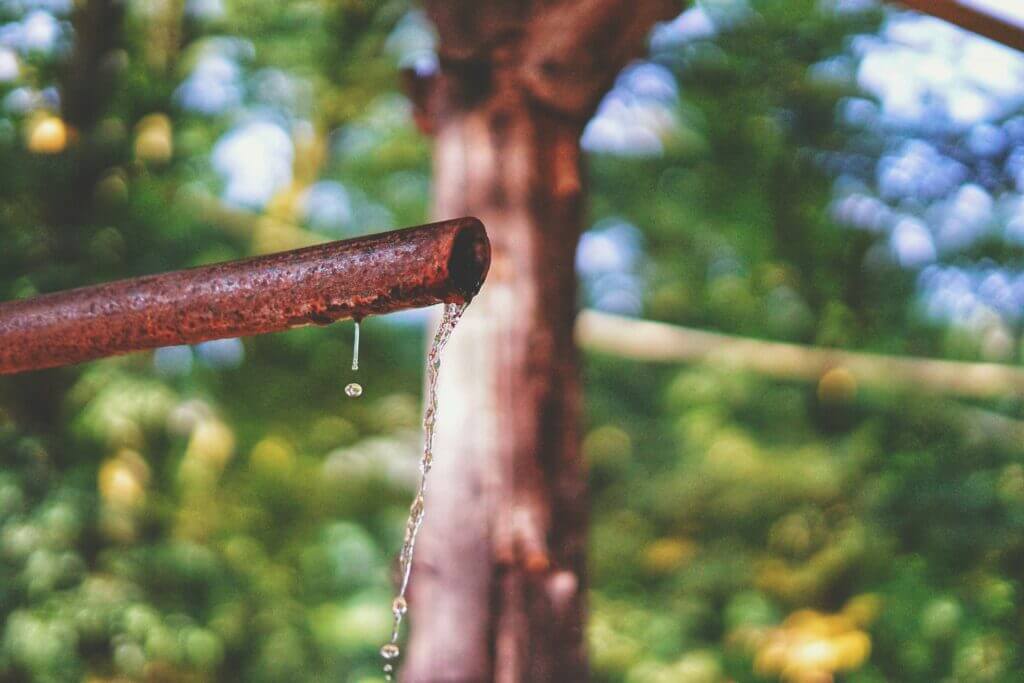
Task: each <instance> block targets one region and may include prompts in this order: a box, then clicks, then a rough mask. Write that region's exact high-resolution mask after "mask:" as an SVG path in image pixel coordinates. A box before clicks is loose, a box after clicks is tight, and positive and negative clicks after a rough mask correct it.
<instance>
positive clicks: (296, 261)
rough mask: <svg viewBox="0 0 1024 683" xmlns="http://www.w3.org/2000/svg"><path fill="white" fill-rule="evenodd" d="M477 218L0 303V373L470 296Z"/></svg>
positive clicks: (479, 244) (481, 268)
mask: <svg viewBox="0 0 1024 683" xmlns="http://www.w3.org/2000/svg"><path fill="white" fill-rule="evenodd" d="M490 258H491V252H490V243H489V242H488V240H487V233H486V231H485V230H484V226H483V224H482V223H481V222H480V221H479V220H477V219H476V218H456V219H453V220H448V221H442V222H440V223H432V224H430V225H422V226H417V227H414V228H406V229H404V230H395V231H392V232H386V233H381V234H379V235H370V236H367V237H359V238H356V239H351V240H344V241H341V242H330V243H327V244H321V245H317V246H313V247H307V248H304V249H296V250H295V251H286V252H281V253H279V254H271V255H269V256H261V257H257V258H251V259H245V260H241V261H230V262H227V263H218V264H215V265H210V266H201V267H198V268H189V269H187V270H179V271H174V272H170V273H164V274H162V275H149V276H145V277H140V278H135V279H131V280H120V281H118V282H111V283H108V284H102V285H96V286H93V287H82V288H80V289H72V290H68V291H64V292H55V293H53V294H45V295H42V296H38V297H34V298H31V299H21V300H16V301H8V302H6V303H0V375H2V374H11V373H15V372H23V371H26V370H38V369H41V368H50V367H56V366H59V365H71V364H73V363H80V362H82V361H87V360H92V359H95V358H101V357H104V356H113V355H117V354H122V353H128V352H130V351H140V350H143V349H152V348H156V347H160V346H172V345H175V344H194V343H197V342H202V341H208V340H210V339H223V338H226V337H243V336H250V335H255V334H264V333H267V332H278V331H281V330H286V329H288V328H291V327H297V326H300V325H308V324H317V325H326V324H328V323H332V322H334V321H336V320H342V319H346V318H355V319H357V320H358V319H361V318H364V317H366V316H369V315H372V314H380V313H390V312H392V311H399V310H403V309H407V308H418V307H422V306H430V305H432V304H437V303H442V302H446V303H462V302H465V301H468V300H469V299H470V298H472V297H473V295H474V294H476V292H477V291H478V290H479V289H480V286H481V285H482V284H483V280H484V277H486V275H487V269H488V267H489V265H490Z"/></svg>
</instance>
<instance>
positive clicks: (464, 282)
mask: <svg viewBox="0 0 1024 683" xmlns="http://www.w3.org/2000/svg"><path fill="white" fill-rule="evenodd" d="M459 223H460V225H459V228H458V232H457V233H456V235H455V240H454V242H453V243H452V251H451V256H449V258H448V274H449V277H450V278H451V282H452V284H453V285H454V287H455V289H456V291H458V293H459V294H461V295H462V297H463V298H464V299H465V300H466V301H469V300H470V299H472V298H473V297H474V296H475V295H476V293H477V292H479V291H480V287H481V286H482V285H483V283H484V279H485V278H486V277H487V271H488V269H489V268H490V266H491V242H490V240H489V239H488V238H487V230H486V228H484V224H483V223H482V222H481V221H480V219H479V218H474V217H471V216H470V217H466V218H461V219H459Z"/></svg>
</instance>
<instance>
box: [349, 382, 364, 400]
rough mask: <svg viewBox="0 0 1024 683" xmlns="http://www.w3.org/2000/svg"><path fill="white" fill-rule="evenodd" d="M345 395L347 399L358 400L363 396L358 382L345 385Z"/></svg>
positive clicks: (361, 387)
mask: <svg viewBox="0 0 1024 683" xmlns="http://www.w3.org/2000/svg"><path fill="white" fill-rule="evenodd" d="M345 395H346V396H348V397H349V398H359V397H360V396H362V395H363V385H362V384H360V383H359V382H351V383H349V384H346V385H345Z"/></svg>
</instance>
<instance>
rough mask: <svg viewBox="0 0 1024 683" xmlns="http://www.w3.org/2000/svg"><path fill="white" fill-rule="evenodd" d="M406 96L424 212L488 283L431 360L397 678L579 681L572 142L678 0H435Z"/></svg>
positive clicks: (580, 559) (576, 209) (576, 202)
mask: <svg viewBox="0 0 1024 683" xmlns="http://www.w3.org/2000/svg"><path fill="white" fill-rule="evenodd" d="M427 9H428V12H429V14H430V16H431V18H432V19H433V20H434V22H435V24H436V25H437V27H438V32H439V35H440V45H439V54H440V60H441V70H440V72H439V73H438V74H435V75H434V76H432V77H430V78H429V79H428V80H426V81H423V80H419V81H416V80H410V82H409V84H408V85H409V90H410V92H411V94H412V96H413V99H414V101H415V103H416V106H417V120H418V122H419V123H420V125H421V127H423V128H424V130H426V131H427V132H429V133H431V134H432V135H433V136H434V138H435V149H434V182H435V194H434V215H435V216H438V217H444V216H455V215H475V216H477V217H478V218H480V219H481V220H483V222H484V224H485V225H486V226H487V229H488V233H489V235H490V237H491V245H492V263H491V270H490V273H489V275H488V280H487V283H486V285H485V286H484V288H483V289H482V290H481V292H480V294H479V295H478V296H477V298H476V299H475V300H474V301H473V304H472V305H471V306H470V307H469V309H468V310H467V312H466V315H465V317H464V318H463V320H462V322H461V323H460V325H459V328H458V330H457V331H456V333H455V334H454V335H453V337H452V340H451V342H450V344H449V347H448V350H447V351H446V360H445V365H444V367H443V368H442V370H441V378H440V385H439V397H440V409H439V416H438V426H437V436H436V441H435V444H436V452H437V458H436V460H435V465H434V468H433V470H432V472H431V479H430V483H429V486H428V491H427V503H426V519H425V522H424V526H423V529H422V534H421V537H420V540H419V543H418V548H417V556H416V562H415V564H414V568H413V578H412V581H411V584H410V589H411V595H410V605H411V617H412V636H411V639H410V643H409V646H408V648H407V651H408V654H407V661H406V664H405V666H404V668H403V671H402V680H403V681H416V682H425V681H463V682H468V681H492V680H493V681H499V682H513V681H531V682H536V683H543V682H544V681H583V680H586V679H587V664H586V656H585V651H584V644H583V625H584V587H585V573H584V570H585V552H586V538H585V532H586V517H587V502H586V497H585V494H586V490H585V489H586V484H585V479H584V473H583V468H582V463H581V462H580V458H579V447H578V417H579V412H580V399H581V393H580V385H579V376H578V372H577V354H576V349H575V346H574V344H573V337H572V332H573V322H574V317H575V307H576V278H575V271H574V267H573V263H574V255H575V249H576V243H577V239H578V237H579V234H580V230H581V226H582V218H583V200H584V194H583V183H582V181H581V169H580V145H579V139H580V135H581V133H582V130H583V126H584V124H585V123H586V121H587V120H588V119H589V117H590V116H591V115H592V113H593V110H594V109H595V108H596V106H597V103H598V101H599V99H600V97H601V96H602V95H603V93H604V92H605V91H606V90H607V89H608V87H609V86H610V85H611V83H612V81H613V80H614V78H615V76H616V74H617V73H618V72H619V70H620V69H621V68H622V67H623V66H624V65H625V63H626V62H627V61H628V60H629V59H630V58H632V57H634V56H636V55H638V54H640V52H641V51H642V49H643V47H644V40H645V37H646V35H647V32H648V31H649V29H650V27H651V26H652V25H653V23H654V22H655V21H656V20H658V19H667V18H670V17H671V16H672V15H673V14H674V12H675V11H678V7H677V5H676V3H674V2H668V1H654V2H651V1H648V2H641V3H634V2H627V1H626V0H571V1H565V2H507V1H506V2H503V1H501V0H437V2H433V3H427Z"/></svg>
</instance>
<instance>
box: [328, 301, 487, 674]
mask: <svg viewBox="0 0 1024 683" xmlns="http://www.w3.org/2000/svg"><path fill="white" fill-rule="evenodd" d="M467 305H468V304H445V306H444V315H443V316H442V318H441V324H440V325H438V327H437V333H436V334H434V340H433V342H431V344H430V350H429V351H428V352H427V390H426V397H425V403H426V407H425V408H424V410H423V454H422V455H421V457H420V481H419V485H418V486H417V487H416V496H415V497H414V498H413V500H412V504H411V505H410V506H409V519H408V520H407V521H406V523H405V538H404V540H403V541H402V549H401V550H400V551H399V552H398V568H399V571H400V572H401V582H400V583H399V586H398V595H397V596H396V597H395V600H394V602H392V603H391V615H392V617H393V622H392V628H391V640H390V641H389V642H388V643H386V644H385V645H384V646H383V647H382V648H381V649H380V655H381V657H383V658H384V660H385V664H384V674H385V677H386V678H387V679H388V680H389V681H390V680H391V672H392V671H393V670H394V666H393V665H392V664H391V663H390V661H391V660H393V659H396V658H397V657H398V656H399V654H400V651H399V649H398V637H399V635H400V634H401V628H402V618H403V617H404V616H405V613H406V611H407V610H408V609H409V605H408V603H407V602H406V598H405V592H406V589H408V587H409V574H410V572H411V571H412V555H413V550H414V549H415V547H416V536H417V534H419V531H420V527H421V526H422V525H423V516H424V513H425V509H424V500H423V494H424V493H425V492H426V489H427V473H429V472H430V468H431V466H432V465H433V463H434V425H435V423H436V421H437V377H438V372H439V371H440V369H441V351H443V350H444V347H445V345H446V344H447V343H448V339H449V338H450V337H451V336H452V331H453V330H454V329H455V325H456V324H457V323H458V322H459V318H461V317H462V313H463V312H464V311H465V310H466V306H467ZM346 391H347V390H346Z"/></svg>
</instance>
